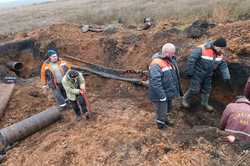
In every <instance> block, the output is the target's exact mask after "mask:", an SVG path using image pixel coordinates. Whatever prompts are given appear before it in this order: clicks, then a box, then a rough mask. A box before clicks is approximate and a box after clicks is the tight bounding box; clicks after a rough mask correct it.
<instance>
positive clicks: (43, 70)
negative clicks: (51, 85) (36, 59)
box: [41, 60, 71, 84]
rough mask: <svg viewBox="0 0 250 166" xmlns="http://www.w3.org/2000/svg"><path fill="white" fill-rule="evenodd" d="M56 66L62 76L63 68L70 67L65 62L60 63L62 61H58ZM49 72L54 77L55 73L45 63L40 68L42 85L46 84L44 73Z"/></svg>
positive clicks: (63, 73) (48, 64)
mask: <svg viewBox="0 0 250 166" xmlns="http://www.w3.org/2000/svg"><path fill="white" fill-rule="evenodd" d="M57 65H58V68H59V69H60V71H61V73H62V75H65V72H66V71H67V70H66V71H65V67H66V68H67V69H71V65H70V64H68V63H67V62H66V61H62V60H59V61H58V62H57ZM47 70H49V71H50V72H51V74H52V76H53V77H55V71H54V70H53V68H52V66H51V64H50V63H48V62H47V61H45V62H44V63H43V65H42V67H41V81H42V83H44V84H47V83H48V78H46V71H47Z"/></svg>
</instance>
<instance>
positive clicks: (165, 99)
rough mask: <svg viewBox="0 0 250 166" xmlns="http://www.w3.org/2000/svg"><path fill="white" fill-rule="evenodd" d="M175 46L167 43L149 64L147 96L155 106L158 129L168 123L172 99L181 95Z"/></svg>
mask: <svg viewBox="0 0 250 166" xmlns="http://www.w3.org/2000/svg"><path fill="white" fill-rule="evenodd" d="M175 52H176V49H175V46H174V45H173V44H171V43H167V44H165V45H164V46H163V47H162V51H161V52H159V53H156V54H154V55H153V57H152V59H153V60H152V62H151V64H150V66H149V98H150V100H151V101H152V102H153V104H154V105H155V106H156V124H157V126H158V128H159V129H164V128H166V127H167V125H169V124H170V123H169V119H168V113H169V112H170V110H171V107H172V99H173V98H174V97H177V96H180V95H181V87H180V80H179V78H180V77H179V70H178V67H177V62H176V58H175Z"/></svg>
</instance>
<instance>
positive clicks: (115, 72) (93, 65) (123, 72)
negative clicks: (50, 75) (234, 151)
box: [63, 55, 148, 76]
mask: <svg viewBox="0 0 250 166" xmlns="http://www.w3.org/2000/svg"><path fill="white" fill-rule="evenodd" d="M63 57H64V58H67V59H71V60H74V61H76V62H80V63H81V64H84V65H85V66H89V67H92V68H102V70H104V71H105V70H108V71H109V72H111V71H112V73H114V74H118V75H122V74H136V75H137V76H138V74H139V75H147V74H148V71H142V70H134V69H130V70H121V69H111V68H107V67H103V66H100V65H96V64H93V63H89V62H86V61H84V60H82V59H79V58H76V57H72V56H68V55H64V56H63Z"/></svg>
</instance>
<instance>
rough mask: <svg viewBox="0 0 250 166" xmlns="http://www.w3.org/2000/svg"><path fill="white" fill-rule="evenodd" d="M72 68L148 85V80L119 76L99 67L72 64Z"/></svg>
mask: <svg viewBox="0 0 250 166" xmlns="http://www.w3.org/2000/svg"><path fill="white" fill-rule="evenodd" d="M72 69H75V70H78V71H83V72H89V73H93V74H96V75H98V76H101V77H104V78H110V79H114V80H120V81H126V82H130V83H133V84H136V85H142V86H146V87H147V86H148V82H147V81H143V80H142V79H138V78H129V77H125V76H119V75H116V74H111V73H107V71H106V72H105V71H103V70H102V69H100V68H99V69H93V68H88V67H78V66H72ZM111 72H112V71H111Z"/></svg>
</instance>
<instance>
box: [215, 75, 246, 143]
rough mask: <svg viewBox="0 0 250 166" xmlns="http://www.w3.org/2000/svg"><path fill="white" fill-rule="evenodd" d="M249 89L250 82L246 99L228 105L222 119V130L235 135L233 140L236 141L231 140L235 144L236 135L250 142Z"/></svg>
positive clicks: (242, 98)
mask: <svg viewBox="0 0 250 166" xmlns="http://www.w3.org/2000/svg"><path fill="white" fill-rule="evenodd" d="M248 81H250V80H249V79H248ZM247 87H248V88H249V82H247V83H246V88H245V90H244V95H245V97H241V98H239V99H237V100H236V102H234V103H230V104H229V105H227V107H226V109H225V110H224V112H223V115H222V117H221V122H220V127H221V129H222V130H225V131H227V132H229V133H231V134H233V136H231V138H234V139H233V140H229V141H230V142H234V140H235V137H234V136H236V135H237V136H238V138H239V139H240V140H242V141H247V142H249V141H250V91H249V89H247Z"/></svg>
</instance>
